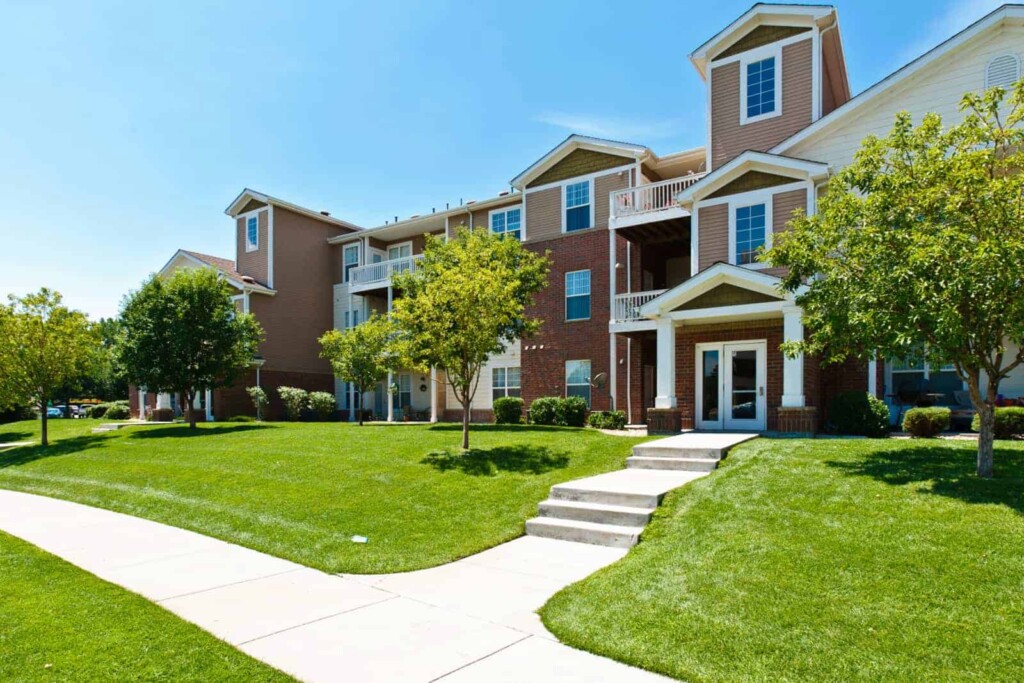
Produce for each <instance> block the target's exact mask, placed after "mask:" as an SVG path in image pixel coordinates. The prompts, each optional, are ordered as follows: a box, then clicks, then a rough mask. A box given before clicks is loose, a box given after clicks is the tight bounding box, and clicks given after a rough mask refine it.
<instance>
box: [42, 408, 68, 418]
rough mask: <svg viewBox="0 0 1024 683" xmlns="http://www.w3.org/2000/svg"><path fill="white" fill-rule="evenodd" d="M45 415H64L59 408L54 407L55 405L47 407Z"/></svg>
mask: <svg viewBox="0 0 1024 683" xmlns="http://www.w3.org/2000/svg"><path fill="white" fill-rule="evenodd" d="M46 417H49V418H54V417H64V411H62V410H61V409H60V408H56V407H53V408H47V409H46Z"/></svg>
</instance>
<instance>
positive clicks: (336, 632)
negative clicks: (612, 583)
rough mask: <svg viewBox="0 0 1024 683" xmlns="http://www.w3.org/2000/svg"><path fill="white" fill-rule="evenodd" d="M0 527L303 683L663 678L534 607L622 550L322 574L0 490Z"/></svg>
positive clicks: (546, 546)
mask: <svg viewBox="0 0 1024 683" xmlns="http://www.w3.org/2000/svg"><path fill="white" fill-rule="evenodd" d="M0 530H3V531H5V532H7V533H9V534H12V535H14V536H18V537H20V538H22V539H24V540H26V541H28V542H30V543H33V544H35V545H36V546H38V547H40V548H42V549H43V550H45V551H47V552H50V553H52V554H54V555H56V556H58V557H61V558H63V559H64V560H66V561H68V562H70V563H72V564H75V565H77V566H79V567H81V568H82V569H85V570H86V571H88V572H91V573H92V574H95V575H96V576H98V577H100V578H102V579H105V580H107V581H110V582H111V583H115V584H118V585H120V586H123V587H125V588H127V589H128V590H131V591H134V592H136V593H139V594H141V595H143V596H145V597H147V598H149V599H150V600H153V601H154V602H157V603H158V604H160V605H161V606H163V607H164V608H166V609H168V610H170V611H171V612H174V613H175V614H177V615H179V616H180V617H182V618H184V619H186V620H188V621H191V622H192V623H194V624H196V625H198V626H200V627H202V628H204V629H206V630H207V631H209V632H211V633H213V634H214V635H215V636H217V637H219V638H221V639H222V640H225V641H227V642H229V643H231V644H233V645H235V646H237V647H239V648H240V649H241V650H243V651H245V652H247V653H249V654H250V655H252V656H253V657H255V658H257V659H260V660H262V661H264V662H266V663H267V664H270V665H271V666H274V667H276V668H278V669H281V670H282V671H285V672H287V673H289V674H291V675H293V676H296V677H297V678H299V679H301V680H305V681H340V680H344V681H348V682H354V681H409V682H417V681H422V682H424V683H425V682H427V681H436V680H444V681H446V682H449V683H458V682H466V681H487V682H489V683H490V682H501V681H508V682H512V681H526V680H529V681H559V682H560V683H571V682H575V681H579V682H580V683H582V682H584V681H596V680H605V681H622V682H623V683H647V682H654V681H667V680H668V679H665V678H663V677H661V676H657V675H654V674H651V673H648V672H645V671H641V670H639V669H635V668H632V667H629V666H626V665H623V664H620V663H618V662H614V661H612V660H609V659H605V658H603V657H598V656H596V655H591V654H588V653H586V652H581V651H579V650H574V649H572V648H570V647H567V646H565V645H562V644H561V643H559V642H558V641H557V640H556V639H555V638H554V636H552V635H551V634H549V633H548V632H547V631H546V630H545V629H544V627H543V625H542V624H541V622H540V619H539V617H537V615H536V614H534V610H536V609H537V608H539V607H540V606H541V605H543V604H544V602H545V601H546V600H547V599H548V598H549V597H550V596H551V595H552V594H554V593H555V592H556V591H558V590H559V589H561V588H562V587H564V586H566V585H568V584H570V583H572V582H574V581H578V580H580V579H582V578H583V577H585V576H587V575H588V574H591V573H592V572H594V571H597V570H598V569H600V568H601V567H604V566H605V565H608V564H610V563H612V562H614V561H615V560H617V559H619V558H620V557H622V556H623V555H624V554H625V552H626V551H625V550H620V549H615V548H605V547H600V546H590V545H583V544H579V543H570V542H567V541H557V540H551V539H545V538H531V537H523V538H519V539H516V540H514V541H511V542H509V543H505V544H503V545H500V546H498V547H496V548H492V549H491V550H487V551H484V552H482V553H479V554H477V555H473V556H472V557H467V558H465V559H463V560H459V561H457V562H453V563H451V564H447V565H443V566H441V567H435V568H433V569H425V570H422V571H417V572H410V573H407V574H387V575H376V576H359V575H341V576H336V575H332V574H325V573H323V572H320V571H317V570H315V569H310V568H308V567H304V566H302V565H298V564H295V563H293V562H288V561H286V560H282V559H279V558H276V557H272V556H270V555H266V554H264V553H260V552H256V551H254V550H249V549H247V548H242V547H240V546H237V545H233V544H231V543H226V542H224V541H219V540H216V539H213V538H210V537H208V536H203V535H201V534H197V533H194V532H191V531H186V530H184V529H179V528H177V527H171V526H167V525H165V524H160V523H158V522H151V521H147V520H144V519H139V518H137V517H132V516H129V515H124V514H121V513H118V512H110V511H108V510H101V509H98V508H93V507H88V506H85V505H80V504H78V503H71V502H68V501H63V500H57V499H54V498H46V497H43V496H35V495H31V494H26V493H18V492H14V491H6V490H0Z"/></svg>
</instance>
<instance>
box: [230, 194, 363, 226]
mask: <svg viewBox="0 0 1024 683" xmlns="http://www.w3.org/2000/svg"><path fill="white" fill-rule="evenodd" d="M254 199H255V200H256V201H258V202H262V203H264V204H270V205H271V206H280V207H282V208H285V209H288V210H289V211H294V212H295V213H300V214H302V215H303V216H309V217H310V218H315V219H317V220H319V221H324V222H325V223H331V224H332V225H337V226H340V227H342V228H348V229H349V230H362V228H361V227H360V226H358V225H356V224H355V223H349V222H348V221H343V220H341V219H340V218H335V217H334V216H329V215H325V214H323V213H321V212H320V211H313V210H312V209H307V208H306V207H304V206H299V205H298V204H292V203H291V202H286V201H285V200H283V199H278V198H277V197H272V196H270V195H269V194H264V193H262V192H257V191H256V190H250V189H249V188H248V187H247V188H245V189H244V190H242V192H241V193H240V194H239V195H238V196H237V197H235V199H234V201H232V202H231V203H230V204H229V205H228V208H226V209H224V213H226V214H227V215H229V216H231V217H232V218H234V217H236V216H237V215H238V214H239V213H241V211H242V208H243V207H245V205H246V204H248V203H249V202H250V201H252V200H254Z"/></svg>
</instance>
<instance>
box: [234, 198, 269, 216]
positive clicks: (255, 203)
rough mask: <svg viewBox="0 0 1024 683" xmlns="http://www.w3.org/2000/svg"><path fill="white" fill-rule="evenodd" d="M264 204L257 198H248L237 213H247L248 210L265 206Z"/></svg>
mask: <svg viewBox="0 0 1024 683" xmlns="http://www.w3.org/2000/svg"><path fill="white" fill-rule="evenodd" d="M266 206H267V205H266V204H264V203H263V202H261V201H259V200H258V199H250V200H249V201H248V202H246V204H245V206H243V207H242V210H241V211H239V212H238V213H249V212H250V211H255V210H256V209H263V208H266Z"/></svg>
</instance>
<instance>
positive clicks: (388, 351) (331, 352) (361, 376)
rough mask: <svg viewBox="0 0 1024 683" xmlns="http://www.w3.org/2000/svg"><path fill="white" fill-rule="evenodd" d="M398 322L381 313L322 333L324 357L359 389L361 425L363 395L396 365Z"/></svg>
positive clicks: (339, 377) (340, 375) (361, 420)
mask: <svg viewBox="0 0 1024 683" xmlns="http://www.w3.org/2000/svg"><path fill="white" fill-rule="evenodd" d="M395 331H396V330H395V325H394V324H393V323H392V322H391V320H389V319H388V318H386V317H383V316H379V315H377V314H374V315H371V316H370V318H369V319H368V320H367V321H366V322H364V323H362V324H361V325H356V326H355V327H351V328H349V329H347V330H331V331H330V332H328V333H326V334H325V335H323V336H322V337H320V345H321V346H322V347H323V349H322V351H321V352H320V357H321V358H326V359H327V360H328V361H330V363H331V367H332V368H333V369H334V375H335V377H337V378H338V379H340V380H341V381H342V382H351V383H352V384H354V385H355V386H356V389H357V390H358V391H359V402H360V406H359V409H358V413H359V425H360V426H362V424H363V411H362V405H361V404H362V396H363V394H365V393H366V392H367V391H369V390H370V389H371V388H373V386H374V385H375V384H377V383H378V382H382V381H384V380H385V379H386V378H387V376H388V371H389V370H391V369H392V368H393V367H394V364H395V362H396V354H395V351H394V348H393V341H394V338H395Z"/></svg>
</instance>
